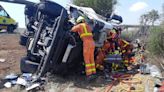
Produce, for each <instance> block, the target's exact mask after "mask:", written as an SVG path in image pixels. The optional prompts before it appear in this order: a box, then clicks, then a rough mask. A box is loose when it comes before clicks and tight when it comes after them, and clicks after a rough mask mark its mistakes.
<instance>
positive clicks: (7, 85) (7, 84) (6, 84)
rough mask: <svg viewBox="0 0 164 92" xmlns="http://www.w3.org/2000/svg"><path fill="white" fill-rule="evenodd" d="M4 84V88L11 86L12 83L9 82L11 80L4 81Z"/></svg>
mask: <svg viewBox="0 0 164 92" xmlns="http://www.w3.org/2000/svg"><path fill="white" fill-rule="evenodd" d="M4 86H5V87H6V88H11V86H12V84H11V82H6V83H5V84H4Z"/></svg>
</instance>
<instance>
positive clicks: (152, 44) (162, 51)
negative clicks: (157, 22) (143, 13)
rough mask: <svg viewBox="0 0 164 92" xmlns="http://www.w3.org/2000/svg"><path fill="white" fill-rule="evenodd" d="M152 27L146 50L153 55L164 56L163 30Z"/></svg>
mask: <svg viewBox="0 0 164 92" xmlns="http://www.w3.org/2000/svg"><path fill="white" fill-rule="evenodd" d="M162 26H164V25H161V27H154V28H152V29H151V31H150V36H149V39H148V44H147V47H148V50H149V51H150V52H151V53H152V54H154V55H162V56H163V55H164V28H163V27H162Z"/></svg>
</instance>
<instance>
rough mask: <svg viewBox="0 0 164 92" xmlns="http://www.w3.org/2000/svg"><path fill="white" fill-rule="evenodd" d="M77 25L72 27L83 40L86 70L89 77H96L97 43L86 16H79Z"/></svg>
mask: <svg viewBox="0 0 164 92" xmlns="http://www.w3.org/2000/svg"><path fill="white" fill-rule="evenodd" d="M76 23H77V25H75V26H74V27H73V28H72V32H77V33H78V34H79V35H80V38H81V40H82V41H83V56H84V61H85V72H86V76H87V77H88V79H92V78H95V74H96V67H95V61H94V50H95V43H94V40H93V34H92V31H91V28H90V26H89V25H88V24H87V23H86V22H85V19H84V17H82V16H79V17H78V18H77V20H76Z"/></svg>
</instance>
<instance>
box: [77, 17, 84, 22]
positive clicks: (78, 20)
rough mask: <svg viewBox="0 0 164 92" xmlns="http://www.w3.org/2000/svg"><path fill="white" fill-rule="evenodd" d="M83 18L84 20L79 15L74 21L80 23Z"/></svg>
mask: <svg viewBox="0 0 164 92" xmlns="http://www.w3.org/2000/svg"><path fill="white" fill-rule="evenodd" d="M83 20H85V19H84V17H82V16H79V17H78V18H77V20H76V23H80V22H82V21H83Z"/></svg>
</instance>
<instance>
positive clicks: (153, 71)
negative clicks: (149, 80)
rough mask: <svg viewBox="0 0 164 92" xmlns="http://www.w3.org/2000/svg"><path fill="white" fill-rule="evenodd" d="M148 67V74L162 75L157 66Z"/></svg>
mask: <svg viewBox="0 0 164 92" xmlns="http://www.w3.org/2000/svg"><path fill="white" fill-rule="evenodd" d="M149 69H150V75H151V76H152V77H162V74H161V72H160V70H159V68H158V67H157V66H155V65H152V66H151V67H149Z"/></svg>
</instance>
